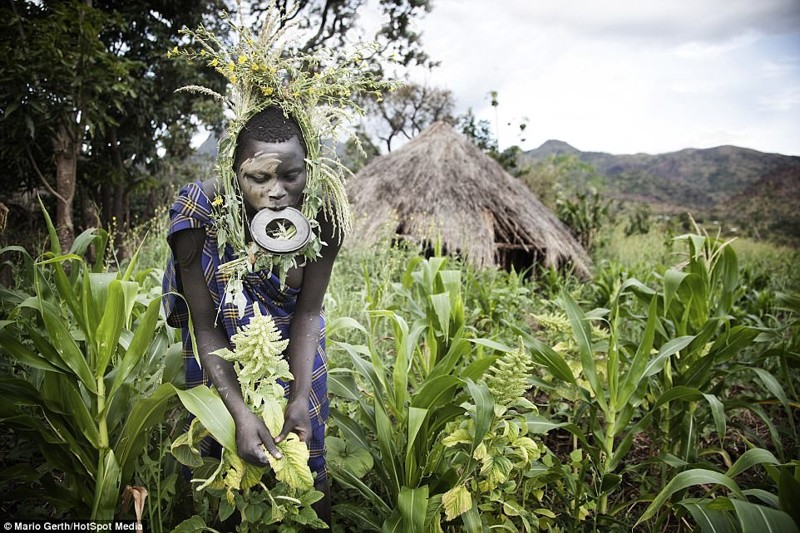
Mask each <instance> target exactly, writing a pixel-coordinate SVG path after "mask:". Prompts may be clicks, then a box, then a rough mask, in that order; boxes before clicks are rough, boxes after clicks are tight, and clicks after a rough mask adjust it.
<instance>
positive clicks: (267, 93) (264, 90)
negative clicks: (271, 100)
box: [261, 87, 273, 96]
mask: <svg viewBox="0 0 800 533" xmlns="http://www.w3.org/2000/svg"><path fill="white" fill-rule="evenodd" d="M261 92H262V93H264V96H270V95H271V94H272V93H273V90H272V87H262V88H261Z"/></svg>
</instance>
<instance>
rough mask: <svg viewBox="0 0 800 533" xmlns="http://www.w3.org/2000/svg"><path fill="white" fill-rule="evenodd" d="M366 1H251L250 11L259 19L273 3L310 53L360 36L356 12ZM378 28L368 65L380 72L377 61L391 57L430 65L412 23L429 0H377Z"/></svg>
mask: <svg viewBox="0 0 800 533" xmlns="http://www.w3.org/2000/svg"><path fill="white" fill-rule="evenodd" d="M366 3H367V0H267V1H264V0H254V1H252V2H251V5H250V9H251V11H252V13H253V14H254V15H255V16H256V20H260V19H261V17H262V15H263V14H264V12H265V11H266V9H267V8H268V7H269V6H270V5H271V4H274V5H275V6H276V7H277V9H279V10H280V11H281V13H283V14H284V16H285V18H286V20H287V22H290V21H297V22H298V23H299V24H300V26H301V27H302V28H304V29H306V30H308V32H307V36H306V38H305V39H304V41H303V44H301V45H300V46H299V48H300V49H302V50H304V51H306V52H311V51H314V50H317V49H319V48H321V47H336V46H343V45H345V44H347V42H348V40H354V39H358V38H360V37H361V35H359V33H363V28H360V27H359V25H358V19H359V10H361V9H362V8H363V7H364V6H365V4H366ZM380 7H381V25H380V28H379V29H378V31H377V34H376V35H375V36H374V39H375V40H376V42H378V44H379V48H378V50H376V54H375V56H373V57H372V58H366V59H367V60H368V63H369V66H370V67H371V68H375V69H378V70H380V69H381V68H382V66H381V64H380V62H381V60H382V59H385V58H387V57H389V56H392V55H394V56H395V57H396V60H397V61H398V62H399V63H400V64H402V65H404V66H411V65H425V66H429V67H430V66H432V65H433V63H432V62H431V61H430V59H429V57H428V55H427V54H426V53H425V52H424V51H423V50H422V43H421V40H420V34H419V33H418V32H416V31H414V29H413V21H414V20H415V19H416V18H418V17H421V16H423V15H424V13H428V12H430V10H431V2H430V0H380Z"/></svg>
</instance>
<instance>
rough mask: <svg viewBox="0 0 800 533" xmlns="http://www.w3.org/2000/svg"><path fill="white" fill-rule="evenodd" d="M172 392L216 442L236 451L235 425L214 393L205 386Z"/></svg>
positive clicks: (217, 395)
mask: <svg viewBox="0 0 800 533" xmlns="http://www.w3.org/2000/svg"><path fill="white" fill-rule="evenodd" d="M162 386H163V385H162ZM170 387H171V385H170ZM173 390H174V391H175V392H176V393H177V394H178V398H180V400H181V403H183V406H184V407H186V409H187V410H188V411H189V412H190V413H192V414H193V415H194V416H196V417H197V418H199V419H200V423H201V424H203V427H205V428H206V429H207V430H208V431H209V433H211V435H212V436H213V437H214V439H216V441H217V442H219V443H220V444H221V445H222V446H223V447H225V448H227V449H228V450H235V449H236V425H235V424H234V422H233V417H232V416H231V414H230V412H229V411H228V408H227V407H225V404H224V403H223V402H222V398H220V397H219V394H217V393H216V391H212V390H211V389H209V388H208V387H206V386H205V385H200V386H197V387H192V388H191V389H187V390H179V389H175V388H174V387H173Z"/></svg>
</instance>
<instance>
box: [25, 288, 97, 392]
mask: <svg viewBox="0 0 800 533" xmlns="http://www.w3.org/2000/svg"><path fill="white" fill-rule="evenodd" d="M39 305H40V308H39V309H40V312H41V314H42V319H43V320H44V324H45V329H46V330H47V334H48V335H49V337H50V342H51V343H52V345H53V346H54V347H55V349H56V352H57V353H58V355H59V356H60V357H61V360H62V361H63V362H64V363H65V364H66V365H67V366H68V367H69V368H70V369H71V370H72V371H73V372H74V373H75V375H76V376H78V378H79V379H80V380H81V383H83V386H84V387H86V388H87V389H88V390H90V391H91V392H94V393H97V387H96V385H95V381H94V376H93V375H92V371H91V370H90V369H89V365H88V364H87V362H86V358H85V356H84V354H83V353H82V352H81V350H80V348H78V345H77V344H76V343H75V340H74V339H73V338H72V335H71V334H70V332H69V330H68V329H67V324H66V322H65V321H64V320H63V319H62V318H61V316H60V315H59V313H58V311H57V309H56V308H55V306H53V304H51V303H50V302H46V301H44V300H40V301H39Z"/></svg>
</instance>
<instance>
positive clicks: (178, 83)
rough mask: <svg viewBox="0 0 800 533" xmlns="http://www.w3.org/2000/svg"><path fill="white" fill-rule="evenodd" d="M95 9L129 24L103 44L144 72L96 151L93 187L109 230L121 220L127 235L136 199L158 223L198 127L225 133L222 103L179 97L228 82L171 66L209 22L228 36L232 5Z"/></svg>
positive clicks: (206, 1) (164, 3)
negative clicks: (176, 51) (189, 37)
mask: <svg viewBox="0 0 800 533" xmlns="http://www.w3.org/2000/svg"><path fill="white" fill-rule="evenodd" d="M95 2H96V6H97V7H98V8H99V9H102V10H106V11H108V12H110V13H114V14H115V15H116V16H119V17H121V18H122V19H123V20H124V21H125V24H124V25H123V26H121V27H117V28H113V31H106V32H105V33H104V34H103V40H104V42H105V44H106V47H107V48H108V49H109V50H114V51H115V53H116V54H117V55H118V56H120V57H124V58H126V59H129V60H133V61H135V62H136V64H137V68H136V69H135V70H134V72H133V74H134V79H135V85H134V87H133V88H134V94H133V95H132V96H131V97H130V98H129V99H128V101H127V102H126V106H125V110H124V112H123V113H116V112H115V113H114V117H115V119H116V120H115V124H114V125H112V126H111V127H109V128H107V129H106V131H105V135H103V136H102V137H99V138H98V139H97V141H96V142H95V143H94V144H93V146H92V150H93V154H94V155H95V156H96V157H93V158H92V172H89V173H87V177H89V178H90V179H88V180H87V181H86V183H85V184H86V186H87V187H88V188H89V190H91V191H92V194H93V197H94V198H95V201H97V203H98V204H100V206H101V211H102V219H103V220H102V221H103V223H104V224H105V225H106V226H111V225H112V221H115V222H116V224H115V225H116V226H117V227H119V228H126V227H127V226H128V225H129V224H130V223H131V218H132V216H131V212H130V205H129V204H130V198H131V196H132V194H133V193H135V192H139V193H142V194H140V196H142V195H146V196H147V197H148V200H147V202H146V205H145V206H144V209H143V211H142V212H141V213H140V214H142V215H144V217H149V216H151V215H152V213H153V210H154V209H155V207H157V205H158V204H160V203H161V202H163V198H164V196H165V194H166V195H168V194H169V192H168V187H169V186H171V182H172V181H174V180H173V179H172V177H171V170H172V169H173V168H174V165H175V163H176V161H180V160H183V159H186V158H188V157H189V156H190V155H191V154H192V149H191V147H190V143H191V140H192V137H193V135H194V133H195V132H196V131H197V127H198V125H199V124H200V123H201V122H202V123H205V124H209V125H212V126H215V127H216V128H217V129H219V128H220V127H221V126H220V125H221V122H222V109H221V107H220V106H219V104H218V103H217V102H211V101H209V100H207V99H205V98H198V97H197V95H193V94H190V93H186V92H175V90H176V89H177V88H179V87H182V86H184V85H188V84H198V83H199V84H201V85H205V86H208V87H211V88H215V89H218V90H223V87H224V83H225V82H224V80H223V78H222V77H221V76H219V75H218V74H217V73H216V72H214V71H212V70H211V69H206V68H203V67H200V66H198V65H197V64H192V63H186V62H180V61H174V60H170V59H167V57H166V52H167V51H168V50H169V49H171V48H172V47H174V46H176V45H177V44H178V43H179V42H181V41H182V40H183V39H184V37H183V35H182V34H181V33H180V30H181V29H182V28H184V27H196V26H197V25H199V24H201V23H202V24H204V25H206V26H207V27H212V28H213V27H214V26H217V30H216V31H217V32H218V33H220V34H224V32H226V31H227V30H228V27H227V25H226V23H225V22H224V21H223V20H222V17H220V16H219V15H220V14H221V13H222V11H223V10H224V8H225V4H224V2H223V1H222V0H178V1H170V0H158V1H152V0H151V1H144V0H137V1H128V2H120V1H117V0H95ZM109 177H110V178H111V179H108V178H109ZM204 177H206V176H202V175H198V176H194V177H193V178H191V179H203V178H204ZM119 235H120V233H119V232H118V236H119ZM120 244H121V242H120V240H119V238H118V245H120Z"/></svg>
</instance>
